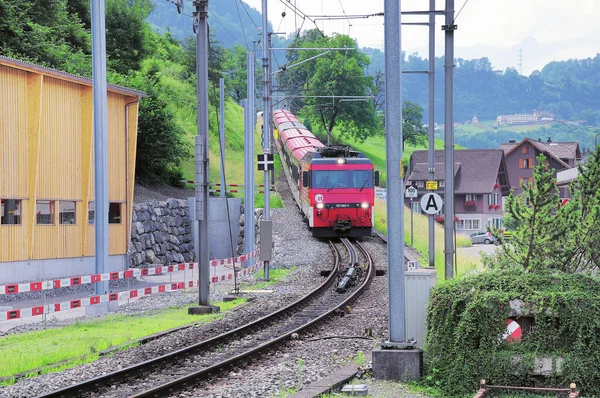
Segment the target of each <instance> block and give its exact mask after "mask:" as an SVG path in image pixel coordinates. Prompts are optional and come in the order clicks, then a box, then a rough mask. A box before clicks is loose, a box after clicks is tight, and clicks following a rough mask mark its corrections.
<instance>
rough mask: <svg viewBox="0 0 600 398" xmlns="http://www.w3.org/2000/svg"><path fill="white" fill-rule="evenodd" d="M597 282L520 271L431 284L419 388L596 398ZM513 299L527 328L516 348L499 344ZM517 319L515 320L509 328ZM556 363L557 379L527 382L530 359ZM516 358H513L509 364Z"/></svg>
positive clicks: (599, 352)
mask: <svg viewBox="0 0 600 398" xmlns="http://www.w3.org/2000/svg"><path fill="white" fill-rule="evenodd" d="M599 289H600V280H599V279H597V278H594V277H591V276H588V275H583V274H567V273H563V272H561V271H556V270H546V271H539V272H537V273H531V272H527V271H525V270H523V269H522V268H520V267H509V268H507V269H504V270H495V271H488V272H485V273H480V274H475V275H470V276H466V277H463V278H460V279H453V280H450V281H447V282H445V283H443V284H440V285H438V286H437V287H436V288H435V289H434V290H433V292H432V296H431V299H430V301H429V304H428V308H427V336H426V341H425V352H426V357H427V361H426V371H425V372H426V377H425V380H426V383H427V384H431V385H434V386H437V387H439V388H440V389H441V390H442V392H443V393H444V394H446V395H448V396H459V395H460V394H467V393H473V392H474V391H476V390H477V386H478V381H479V380H480V379H482V378H483V379H486V381H487V382H488V384H495V385H522V386H527V385H528V386H531V385H534V384H536V385H538V386H568V384H569V383H570V382H575V383H577V387H578V388H579V389H580V391H581V392H582V393H583V394H584V396H592V395H596V396H598V395H600V368H599V367H598V366H597V364H598V363H600V333H598V330H599V328H600V301H599V300H598V299H597V298H596V297H597V292H598V291H599ZM515 299H519V300H520V301H521V302H523V303H524V306H523V307H524V308H525V309H526V310H525V311H526V312H528V314H529V315H530V316H531V317H532V318H530V319H532V325H533V327H532V328H531V329H530V332H529V333H524V336H523V340H522V341H521V342H515V343H513V344H509V343H508V342H507V341H505V340H504V339H503V333H504V331H505V330H506V320H507V318H508V316H509V313H510V310H511V307H510V304H509V303H510V301H511V300H515ZM518 321H519V319H517V322H518ZM559 356H560V357H562V358H563V359H564V362H563V364H562V372H561V373H560V374H557V373H556V372H553V373H552V374H550V376H548V377H546V378H545V379H543V380H541V379H540V378H539V376H537V377H536V376H533V375H532V373H533V367H534V359H535V357H550V358H553V361H555V359H556V358H557V357H559ZM516 358H520V360H519V361H516Z"/></svg>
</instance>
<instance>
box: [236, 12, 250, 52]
mask: <svg viewBox="0 0 600 398" xmlns="http://www.w3.org/2000/svg"><path fill="white" fill-rule="evenodd" d="M238 1H239V0H235V9H236V10H237V15H238V19H239V20H240V29H242V35H243V36H244V42H245V43H246V49H249V48H250V46H249V45H248V39H246V31H245V29H244V24H243V23H242V16H241V15H240V9H239V7H238Z"/></svg>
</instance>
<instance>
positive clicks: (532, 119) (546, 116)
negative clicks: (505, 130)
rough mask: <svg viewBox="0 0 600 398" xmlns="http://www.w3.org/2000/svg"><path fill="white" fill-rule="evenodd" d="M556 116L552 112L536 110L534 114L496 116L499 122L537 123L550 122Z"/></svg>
mask: <svg viewBox="0 0 600 398" xmlns="http://www.w3.org/2000/svg"><path fill="white" fill-rule="evenodd" d="M555 119H556V117H555V116H554V114H553V113H552V112H547V111H537V110H534V111H533V114H528V113H516V114H514V115H500V116H498V117H497V118H496V122H497V123H498V124H535V123H550V122H552V121H554V120H555Z"/></svg>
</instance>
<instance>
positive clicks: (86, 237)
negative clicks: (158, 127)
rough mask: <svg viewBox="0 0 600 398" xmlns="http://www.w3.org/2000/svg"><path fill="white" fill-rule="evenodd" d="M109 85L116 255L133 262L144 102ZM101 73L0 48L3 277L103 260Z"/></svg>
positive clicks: (62, 270)
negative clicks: (98, 192)
mask: <svg viewBox="0 0 600 398" xmlns="http://www.w3.org/2000/svg"><path fill="white" fill-rule="evenodd" d="M144 96H145V94H144V93H143V92H140V91H136V90H131V89H127V88H123V87H118V86H114V85H108V145H109V147H108V161H109V164H108V166H107V169H108V173H109V178H108V180H109V202H110V203H109V215H108V217H109V255H110V264H109V268H110V269H111V270H117V269H123V268H124V267H125V255H126V253H127V248H128V244H129V237H130V230H131V223H130V220H131V212H132V204H133V186H134V172H135V170H134V167H135V155H136V153H135V149H136V140H137V120H138V105H139V101H140V98H142V97H144ZM92 113H93V90H92V81H91V80H90V79H86V78H82V77H79V76H75V75H72V74H68V73H64V72H60V71H56V70H53V69H48V68H44V67H40V66H37V65H33V64H30V63H26V62H22V61H18V60H14V59H11V58H6V57H2V56H0V201H1V211H0V215H1V220H0V283H11V282H19V281H22V280H35V279H40V278H43V279H47V278H50V277H60V276H69V275H84V274H86V273H91V272H92V271H93V270H94V258H93V256H94V219H95V214H94V149H93V143H94V140H93V115H92Z"/></svg>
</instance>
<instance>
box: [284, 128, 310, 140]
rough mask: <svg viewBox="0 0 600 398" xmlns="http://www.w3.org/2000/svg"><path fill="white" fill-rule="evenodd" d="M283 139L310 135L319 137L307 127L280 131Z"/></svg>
mask: <svg viewBox="0 0 600 398" xmlns="http://www.w3.org/2000/svg"><path fill="white" fill-rule="evenodd" d="M279 134H280V135H281V138H282V139H283V141H287V140H289V139H292V138H296V137H309V138H317V137H315V136H314V134H313V133H311V132H310V131H308V130H307V129H288V130H284V131H282V132H280V133H279Z"/></svg>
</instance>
